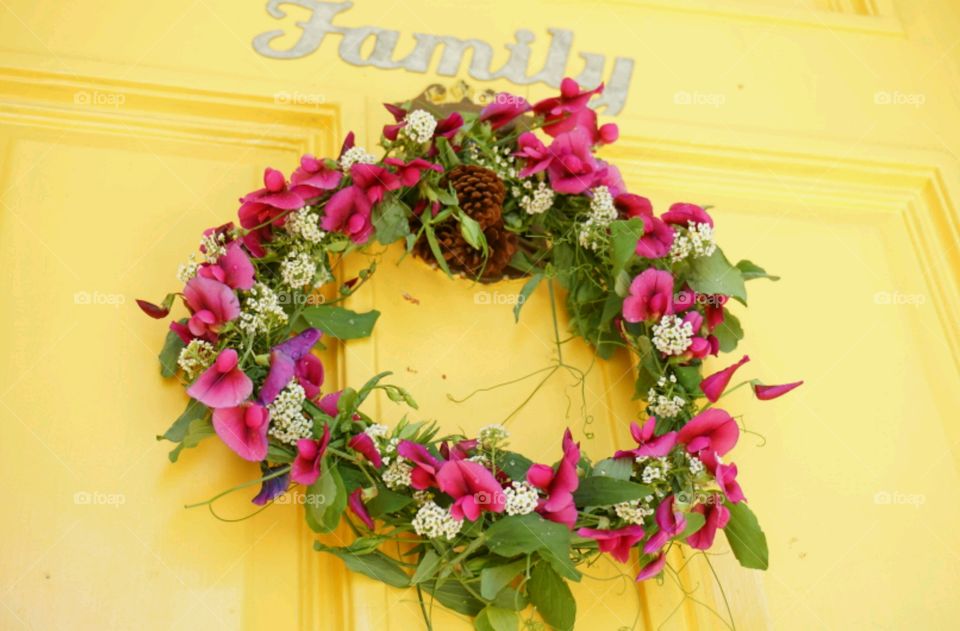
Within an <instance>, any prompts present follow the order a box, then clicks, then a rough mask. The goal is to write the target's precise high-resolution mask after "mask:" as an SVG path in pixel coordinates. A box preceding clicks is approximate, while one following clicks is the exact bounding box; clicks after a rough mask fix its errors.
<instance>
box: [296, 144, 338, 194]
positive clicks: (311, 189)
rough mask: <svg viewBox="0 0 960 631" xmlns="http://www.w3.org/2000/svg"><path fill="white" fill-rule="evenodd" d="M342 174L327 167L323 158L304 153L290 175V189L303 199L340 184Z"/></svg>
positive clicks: (330, 189)
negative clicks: (298, 164)
mask: <svg viewBox="0 0 960 631" xmlns="http://www.w3.org/2000/svg"><path fill="white" fill-rule="evenodd" d="M342 178H343V174H342V173H341V172H340V171H338V170H336V169H331V168H328V167H327V165H326V164H324V162H323V160H320V159H318V158H315V157H314V156H312V155H310V154H309V153H308V154H305V155H304V156H303V157H302V158H300V166H299V167H298V168H297V170H296V171H294V172H293V173H292V174H291V175H290V184H292V185H293V186H292V188H291V191H293V193H294V194H296V195H299V196H300V197H302V198H303V199H304V200H307V199H311V198H314V197H318V196H320V195H323V193H324V192H325V191H332V190H333V189H335V188H337V186H338V185H339V184H340V180H341V179H342Z"/></svg>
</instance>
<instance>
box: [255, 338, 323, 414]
mask: <svg viewBox="0 0 960 631" xmlns="http://www.w3.org/2000/svg"><path fill="white" fill-rule="evenodd" d="M320 335H321V333H320V331H319V330H318V329H314V328H308V329H304V330H303V331H302V332H301V333H300V334H298V335H296V336H294V337H292V338H290V339H289V340H287V341H286V342H283V343H281V344H277V345H276V346H274V347H273V348H272V349H271V350H270V372H268V373H267V378H266V379H265V380H264V381H263V385H262V386H261V387H260V402H261V403H263V404H264V405H269V404H271V403H273V400H274V399H276V398H277V395H278V394H280V391H281V390H283V389H284V388H286V387H287V384H288V383H290V381H291V380H292V379H293V378H294V377H296V376H297V371H298V368H299V367H298V364H299V362H300V360H301V359H303V358H304V357H306V356H307V355H309V354H310V350H311V349H312V348H313V347H314V345H315V344H316V343H317V340H319V339H320ZM307 361H308V362H309V361H310V360H307ZM317 361H318V362H319V360H317ZM304 370H305V371H306V370H315V368H309V367H305V368H304ZM313 376H314V377H315V376H316V375H315V373H314V375H313ZM319 378H320V382H321V383H322V382H323V367H322V366H321V367H320V377H319ZM298 381H299V380H298ZM305 381H308V380H307V379H305ZM317 389H318V390H319V384H318V385H317ZM304 390H306V388H304ZM314 396H316V393H314ZM310 398H313V397H310Z"/></svg>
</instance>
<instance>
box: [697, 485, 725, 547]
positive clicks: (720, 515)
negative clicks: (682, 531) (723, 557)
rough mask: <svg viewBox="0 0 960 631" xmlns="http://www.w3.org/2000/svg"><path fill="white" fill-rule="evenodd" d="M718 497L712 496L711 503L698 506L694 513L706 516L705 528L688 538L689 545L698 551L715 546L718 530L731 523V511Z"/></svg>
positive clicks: (702, 527)
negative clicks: (714, 541)
mask: <svg viewBox="0 0 960 631" xmlns="http://www.w3.org/2000/svg"><path fill="white" fill-rule="evenodd" d="M720 499H721V498H719V497H718V496H711V498H710V501H708V502H707V503H704V504H697V505H696V506H694V507H693V509H692V512H694V513H700V514H701V515H703V516H704V518H705V519H706V521H704V523H703V526H701V527H700V530H698V531H696V532H695V533H693V534H692V535H690V536H689V537H687V545H689V546H690V547H691V548H696V549H697V550H709V549H710V547H711V546H713V540H714V537H716V535H717V530H718V529H720V528H723V527H725V526H726V525H727V522H729V521H730V510H729V509H728V508H727V507H726V506H724V505H723V503H722V502H721V501H720Z"/></svg>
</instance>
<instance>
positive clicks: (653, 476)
mask: <svg viewBox="0 0 960 631" xmlns="http://www.w3.org/2000/svg"><path fill="white" fill-rule="evenodd" d="M636 462H637V464H639V465H641V466H642V467H643V473H642V474H640V479H641V481H643V483H644V484H651V483H653V482H656V481H657V480H666V474H667V471H669V470H670V462H669V461H668V460H667V459H666V457H660V458H652V457H649V456H638V457H637V458H636Z"/></svg>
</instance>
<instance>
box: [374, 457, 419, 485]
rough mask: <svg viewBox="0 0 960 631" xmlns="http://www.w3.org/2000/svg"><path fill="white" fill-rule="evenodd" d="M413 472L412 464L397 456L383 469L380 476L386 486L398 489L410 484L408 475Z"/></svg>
mask: <svg viewBox="0 0 960 631" xmlns="http://www.w3.org/2000/svg"><path fill="white" fill-rule="evenodd" d="M412 473H413V466H412V465H411V464H410V463H409V462H407V461H406V460H404V459H403V458H397V459H396V460H394V461H393V462H391V463H390V464H389V465H388V466H387V468H386V469H384V470H383V473H382V474H381V477H382V478H383V483H384V484H386V485H387V488H389V489H393V490H394V491H398V490H400V489H405V488H407V487H408V486H410V481H411V480H410V475H411V474H412Z"/></svg>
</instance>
